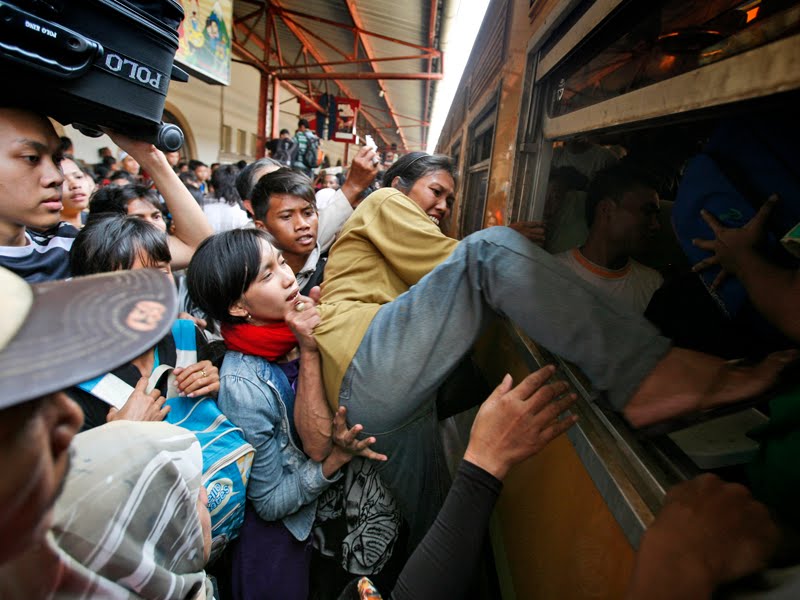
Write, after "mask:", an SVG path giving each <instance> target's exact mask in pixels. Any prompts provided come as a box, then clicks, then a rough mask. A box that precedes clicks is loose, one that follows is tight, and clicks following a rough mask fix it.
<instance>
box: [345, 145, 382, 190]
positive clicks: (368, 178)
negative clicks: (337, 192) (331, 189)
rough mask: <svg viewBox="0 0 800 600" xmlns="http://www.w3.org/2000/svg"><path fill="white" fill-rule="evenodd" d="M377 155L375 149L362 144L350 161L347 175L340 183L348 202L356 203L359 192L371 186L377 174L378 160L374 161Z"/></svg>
mask: <svg viewBox="0 0 800 600" xmlns="http://www.w3.org/2000/svg"><path fill="white" fill-rule="evenodd" d="M377 156H378V155H377V153H376V152H375V150H373V149H372V148H370V147H368V146H362V148H361V150H359V151H358V154H356V156H355V158H354V159H353V162H352V163H350V169H349V170H348V171H347V177H346V178H345V180H344V183H343V184H342V193H343V194H344V195H345V198H347V200H348V201H349V202H350V204H354V203H356V202H357V201H358V197H359V196H360V195H361V192H363V191H364V190H365V189H367V188H368V187H369V186H371V185H372V183H373V182H374V181H375V178H376V177H377V176H378V171H379V169H380V160H379V161H378V162H375V159H376V158H377Z"/></svg>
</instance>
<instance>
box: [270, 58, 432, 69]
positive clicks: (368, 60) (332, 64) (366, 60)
mask: <svg viewBox="0 0 800 600" xmlns="http://www.w3.org/2000/svg"><path fill="white" fill-rule="evenodd" d="M430 56H431V55H430V54H414V55H413V56H387V57H384V58H358V59H356V60H339V61H335V62H325V63H308V66H309V67H335V66H338V65H354V64H358V63H374V62H390V61H393V60H414V59H420V60H425V59H426V58H430ZM300 66H304V65H284V66H281V67H276V68H275V70H276V71H280V70H283V69H296V68H298V67H300Z"/></svg>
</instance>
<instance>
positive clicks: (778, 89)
mask: <svg viewBox="0 0 800 600" xmlns="http://www.w3.org/2000/svg"><path fill="white" fill-rule="evenodd" d="M619 4H620V3H618V2H603V1H602V0H598V2H597V3H596V6H597V9H598V11H599V10H600V9H601V8H602V9H603V11H601V12H597V11H594V13H592V11H591V10H589V11H587V12H586V13H585V14H584V15H583V16H582V17H581V18H580V19H578V20H577V21H576V24H575V25H573V28H574V27H582V29H581V30H579V33H576V32H575V31H571V30H567V31H566V32H564V31H560V32H558V33H559V35H561V36H562V37H561V38H560V39H552V38H545V39H544V41H543V43H542V41H538V42H537V45H536V46H535V47H534V48H531V49H530V51H529V53H528V55H527V61H528V62H527V65H526V72H525V79H524V84H523V90H522V101H521V110H520V117H521V118H520V122H519V127H518V130H517V153H516V160H515V166H514V173H513V182H514V187H513V190H512V195H511V197H510V198H509V206H510V209H509V213H510V214H511V215H513V216H514V217H516V218H517V219H532V218H537V217H540V216H541V215H542V214H543V213H544V204H545V199H546V189H547V184H548V179H549V169H550V163H551V158H552V148H553V143H554V142H556V141H563V140H567V139H570V138H573V137H577V136H580V135H593V134H601V135H602V134H606V133H618V132H629V131H635V130H641V129H650V128H660V127H664V126H668V125H671V124H672V123H686V122H696V121H704V120H706V119H709V118H714V117H717V116H720V117H722V116H726V115H729V114H736V113H737V112H740V111H747V110H749V109H751V108H752V107H754V106H759V107H762V108H763V107H764V106H769V105H770V103H772V102H774V103H778V104H782V103H786V102H787V99H788V98H790V97H791V96H790V95H789V94H791V95H797V94H800V72H798V70H797V69H792V68H791V67H790V65H789V63H788V62H787V57H789V56H796V55H797V48H798V45H800V34H795V35H791V36H788V37H785V38H782V39H779V40H776V41H772V42H769V43H767V44H765V45H763V46H760V47H758V48H754V49H752V50H750V51H748V52H746V53H742V54H737V55H733V56H730V57H728V58H726V59H723V60H721V61H719V62H715V63H711V64H708V65H705V66H702V67H698V68H697V69H695V70H693V71H691V72H689V73H685V74H682V75H678V76H676V77H673V78H670V79H667V80H664V81H662V82H657V83H654V84H652V85H649V86H647V87H644V88H640V89H638V90H634V91H631V92H628V93H627V94H623V95H620V96H618V97H616V98H612V99H609V100H606V101H604V102H602V103H598V104H596V105H593V106H590V107H586V108H584V109H579V110H577V111H575V112H573V113H569V114H567V115H563V116H559V117H553V118H551V117H549V116H548V115H547V111H546V110H545V109H544V105H543V102H544V99H545V98H546V97H547V94H548V89H552V88H551V87H550V84H551V83H552V79H551V78H550V77H548V75H551V74H552V73H555V72H556V71H554V70H553V69H555V68H557V67H558V68H560V67H561V66H563V64H564V62H566V61H580V60H583V59H584V57H588V56H590V53H591V52H592V51H593V50H594V49H596V48H597V45H598V44H602V40H600V39H599V38H600V37H603V38H605V39H608V37H609V36H611V35H614V31H613V30H611V29H612V28H615V27H616V28H617V33H618V32H619V31H621V30H624V29H623V27H624V25H623V23H624V21H625V20H626V19H629V18H630V15H629V14H628V13H626V14H624V15H620V19H619V20H616V21H614V20H613V19H609V17H612V12H614V9H616V8H617V7H618V5H619ZM601 5H602V6H601ZM641 6H642V5H639V8H641ZM619 8H620V10H624V9H625V8H626V7H624V6H622V7H619ZM591 20H593V22H594V27H595V28H602V29H604V31H603V32H602V36H599V35H596V34H597V32H596V31H594V30H592V29H590V28H587V27H586V25H587V23H589V22H590V21H591ZM554 35H555V34H554ZM529 47H530V46H529ZM542 48H547V51H546V52H544V51H543V50H542ZM792 50H793V52H792ZM554 52H555V53H557V54H553V53H554ZM557 55H558V59H557V60H556V59H555V57H556V56H557ZM562 61H563V62H562ZM743 66H746V69H744V70H743ZM733 71H736V72H737V75H738V76H737V77H736V78H732V82H731V81H726V78H728V75H729V74H730V73H732V72H733ZM681 78H682V79H681ZM690 80H691V90H690V88H689V81H690ZM698 89H699V90H701V92H702V94H696V93H695V92H696V90H698ZM690 91H691V94H689V92H690ZM693 96H697V97H693ZM665 98H666V99H667V101H668V103H667V102H665ZM686 98H689V99H688V100H687V99H686ZM653 107H657V108H653ZM517 334H518V335H520V336H521V337H523V338H524V335H521V334H519V332H517ZM531 344H532V345H534V346H535V342H531ZM536 352H538V353H540V354H542V355H544V356H546V357H547V360H545V362H543V363H541V364H546V363H547V362H555V363H556V364H558V365H559V367H560V369H561V370H562V372H563V374H564V376H565V378H566V379H568V380H569V381H570V382H571V383H572V385H573V387H574V388H575V389H576V390H578V391H580V396H581V398H582V401H581V403H579V404H580V405H579V407H578V408H577V409H576V410H579V411H583V412H581V418H582V419H583V420H582V423H583V424H584V425H582V426H581V427H580V431H579V432H578V433H576V434H575V435H574V436H573V435H570V439H572V441H573V443H574V444H575V443H576V442H575V439H574V438H575V437H577V436H579V434H580V435H583V436H584V437H586V436H589V437H591V435H590V434H592V433H593V432H594V433H598V432H602V434H601V435H600V434H598V435H600V437H603V436H610V437H611V438H613V439H614V443H615V445H619V446H621V447H624V448H625V453H624V454H625V456H626V457H627V459H629V460H631V461H632V467H633V470H635V471H637V472H638V471H639V469H638V467H642V468H641V476H642V477H643V478H644V479H646V480H649V481H648V484H647V485H641V486H640V485H634V488H636V492H637V493H638V494H640V495H642V494H643V495H644V496H645V504H646V505H647V509H650V510H652V509H654V508H656V507H657V506H658V505H659V504H660V502H661V500H662V499H663V493H664V491H665V489H666V488H667V487H668V485H671V484H673V483H674V482H676V481H679V480H683V479H688V478H690V477H692V476H695V475H697V474H699V473H700V472H701V471H700V469H699V468H698V467H697V466H696V465H695V464H693V463H692V462H691V460H690V459H689V457H688V456H687V455H685V454H684V453H683V451H681V450H679V449H678V447H677V446H676V445H675V444H674V443H672V442H671V440H670V439H669V438H668V437H667V436H666V435H660V436H657V437H653V438H650V437H647V436H642V435H640V434H638V433H637V432H634V431H633V430H631V429H630V427H629V426H628V425H627V424H626V423H625V422H624V421H623V419H621V418H620V417H619V415H617V414H615V413H613V412H612V411H611V410H610V409H608V408H606V407H603V406H601V405H598V404H597V403H596V402H593V401H592V400H593V398H594V396H595V392H594V390H592V389H591V387H590V386H589V385H588V381H586V379H585V378H584V377H583V375H582V374H581V373H580V372H579V371H577V370H576V369H575V368H574V367H573V366H571V365H569V364H567V363H565V362H564V361H563V360H561V359H560V358H559V357H557V356H553V355H549V353H547V352H546V351H544V349H542V348H540V347H538V346H536ZM532 354H533V355H535V353H533V352H532ZM584 401H585V402H584ZM584 412H585V414H584ZM589 415H590V416H591V418H592V419H596V420H597V423H596V427H595V423H589V430H590V432H589V434H587V433H586V431H587V429H586V424H587V422H588V421H589V420H590V419H589V418H586V417H588V416H589ZM595 442H596V440H595ZM576 448H578V449H579V451H580V448H579V447H578V445H577V444H576ZM588 454H591V453H587V455H588ZM582 456H583V455H582ZM626 468H631V465H630V464H629V465H628V467H626ZM593 477H594V475H593ZM614 479H615V481H617V484H619V481H625V478H624V477H621V478H620V477H619V474H616V475H614ZM612 504H614V503H612ZM609 506H610V509H611V510H612V512H613V514H614V516H615V518H616V519H617V521H618V522H619V523H620V524H621V525H622V526H623V529H624V530H625V533H626V535H628V536H629V540H630V541H631V542H632V543H634V540H635V539H636V538H637V537H638V534H639V533H640V532H641V526H642V523H646V522H648V520H649V518H650V515H649V514H648V510H647V509H645V508H643V507H642V506H637V507H634V509H633V513H634V514H635V518H634V520H636V519H639V521H638V522H637V523H632V522H631V518H632V517H631V515H630V514H629V513H628V512H627V511H626V510H624V509H621V508H620V506H617V505H616V504H615V505H614V506H611V505H609Z"/></svg>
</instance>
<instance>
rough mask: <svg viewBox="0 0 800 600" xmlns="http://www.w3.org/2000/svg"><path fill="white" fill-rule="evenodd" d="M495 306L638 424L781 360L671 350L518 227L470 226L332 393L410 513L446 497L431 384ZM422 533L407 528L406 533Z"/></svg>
mask: <svg viewBox="0 0 800 600" xmlns="http://www.w3.org/2000/svg"><path fill="white" fill-rule="evenodd" d="M495 313H496V314H498V315H501V316H505V317H508V318H510V319H511V320H512V321H514V322H515V323H516V324H517V325H518V326H520V327H521V328H522V330H523V331H525V333H527V334H528V335H529V336H530V337H531V338H533V339H534V340H535V341H536V342H537V343H539V344H541V345H542V346H544V347H545V348H547V349H548V350H550V351H551V352H554V353H555V354H558V355H560V356H562V357H563V358H565V359H567V360H569V361H571V362H573V363H575V364H577V365H578V366H579V367H580V368H581V369H582V370H583V372H584V373H586V375H587V376H588V377H589V379H590V380H591V381H592V383H593V385H594V386H595V387H596V388H598V389H601V390H607V391H608V393H609V399H610V400H611V403H612V404H613V405H614V406H615V407H616V408H617V409H618V410H623V409H625V414H626V416H627V417H628V418H629V419H631V421H632V422H634V423H635V424H637V425H645V424H648V423H650V422H653V421H654V420H659V419H664V418H668V417H669V416H676V415H678V414H681V413H682V412H688V411H689V410H693V409H695V410H696V409H698V408H704V407H708V406H714V405H715V404H720V403H723V402H730V401H732V400H735V399H744V398H747V397H749V396H751V395H754V394H757V393H760V392H763V391H764V390H765V389H766V388H767V387H768V386H769V385H770V384H771V382H772V381H774V379H775V376H776V374H777V373H778V372H779V371H780V368H781V367H782V366H783V364H785V362H786V360H788V358H787V357H777V358H776V357H773V358H772V359H769V360H767V361H764V363H762V364H761V365H758V366H757V367H755V368H750V369H739V370H738V371H736V370H732V369H730V368H729V367H725V366H724V365H723V362H722V361H721V359H717V358H714V357H710V356H708V355H704V354H700V353H696V352H690V351H687V350H671V349H670V343H669V340H667V339H666V338H664V337H662V336H659V335H658V333H657V331H656V330H655V328H654V327H653V326H652V325H650V324H649V323H648V322H647V321H646V320H645V319H644V317H642V316H641V315H638V314H635V313H633V312H630V311H629V310H627V309H625V308H624V307H622V306H619V305H618V303H617V302H616V301H615V300H614V299H612V298H611V297H609V296H606V295H604V294H602V293H601V292H599V291H598V290H596V289H595V288H593V287H591V286H590V285H589V284H587V283H585V282H584V281H582V280H581V279H579V278H578V277H577V276H576V275H574V274H573V273H572V272H571V271H569V270H568V269H565V268H564V267H563V266H562V265H560V264H558V263H557V262H556V261H555V260H554V259H553V257H552V256H550V255H549V254H547V253H546V252H545V251H544V250H542V249H541V248H539V247H538V246H535V245H533V244H532V243H530V242H529V241H528V240H526V239H525V238H524V237H522V236H521V235H520V234H518V233H516V232H514V231H512V230H511V229H508V228H506V227H492V228H490V229H486V230H483V231H481V232H478V233H476V234H473V235H471V236H469V237H467V238H466V239H464V240H463V241H462V242H461V243H460V244H459V245H458V247H457V248H456V250H455V251H454V252H453V254H452V255H451V256H450V258H449V259H448V260H446V261H445V262H444V263H442V264H441V265H439V266H438V267H437V268H436V269H434V270H433V271H431V272H430V273H429V274H428V275H426V276H425V277H424V278H423V279H422V280H420V282H419V283H417V285H415V286H413V287H412V288H411V289H410V290H409V291H408V292H406V293H405V294H402V295H401V296H399V297H398V298H397V299H396V300H394V301H393V302H390V303H389V304H386V305H384V306H383V307H381V309H380V310H379V311H378V313H377V314H376V316H375V318H374V320H373V322H372V323H371V324H370V327H369V329H368V330H367V333H366V335H365V336H364V339H363V340H362V342H361V345H360V346H359V348H358V351H357V352H356V355H355V356H354V358H353V361H352V362H351V364H350V367H349V369H348V371H347V373H346V374H345V378H344V380H343V383H342V387H341V390H340V396H339V401H340V403H341V404H342V405H344V406H346V407H347V409H348V419H349V420H350V421H351V422H353V423H361V424H362V425H363V426H364V433H365V434H369V435H375V436H376V437H377V443H376V444H375V446H374V449H375V450H377V451H379V452H383V453H385V454H387V455H388V457H389V460H388V462H386V463H382V464H381V465H379V468H381V469H382V470H381V475H382V477H383V478H384V481H385V482H386V484H387V485H388V486H389V487H390V488H391V489H392V490H393V492H394V493H395V497H396V499H397V500H398V503H399V504H400V506H401V509H403V510H404V514H405V516H406V517H407V518H410V519H413V520H426V519H428V517H429V516H430V515H431V514H432V515H433V516H435V514H436V512H435V510H433V512H431V511H430V510H427V507H426V506H424V505H425V504H426V503H428V502H429V501H430V502H434V503H436V505H435V507H434V508H435V509H438V507H439V504H438V502H439V501H440V500H441V499H443V497H444V496H443V494H444V492H446V490H444V491H442V492H440V493H438V494H437V493H435V492H434V491H433V490H434V489H435V488H436V485H437V482H441V481H443V480H444V478H443V476H442V475H441V473H440V472H439V467H438V465H439V464H440V463H441V464H443V463H444V461H443V460H439V458H440V457H438V456H437V454H438V453H439V452H440V445H439V444H438V438H436V434H435V433H433V431H432V430H431V427H430V426H429V425H428V421H429V420H430V419H433V420H434V421H435V418H436V415H435V397H436V390H437V389H438V387H439V386H440V385H441V384H442V382H443V381H444V380H445V378H446V377H447V376H448V374H449V373H450V372H451V371H452V370H453V369H454V368H455V367H456V365H457V364H458V362H459V361H460V360H461V359H462V357H463V356H464V355H465V354H466V353H467V352H468V351H469V349H470V348H471V347H472V345H473V344H474V342H475V340H476V339H477V337H478V335H479V333H480V331H481V329H482V326H483V324H484V323H485V322H486V321H487V319H489V318H491V317H492V316H493V315H494V314H495ZM657 365H658V368H656V367H657ZM426 436H431V437H430V439H431V441H430V442H426V441H425V438H426ZM433 438H436V440H433ZM430 522H432V519H430V521H429V523H430ZM419 531H420V528H418V527H413V524H412V541H413V540H414V539H418V537H417V536H418V534H419ZM423 533H424V531H423ZM415 534H416V535H415Z"/></svg>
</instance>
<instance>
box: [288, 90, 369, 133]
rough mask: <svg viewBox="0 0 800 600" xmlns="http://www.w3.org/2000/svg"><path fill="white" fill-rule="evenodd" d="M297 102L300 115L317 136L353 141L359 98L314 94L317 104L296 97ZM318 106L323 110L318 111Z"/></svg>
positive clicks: (359, 106) (359, 103)
mask: <svg viewBox="0 0 800 600" xmlns="http://www.w3.org/2000/svg"><path fill="white" fill-rule="evenodd" d="M298 102H299V103H300V117H302V118H303V119H305V120H306V121H308V128H309V129H310V130H311V131H313V132H315V133H316V134H317V136H318V137H320V138H325V137H327V139H329V140H333V141H334V142H347V143H351V144H352V143H355V141H356V117H358V110H359V108H361V101H360V100H352V99H350V98H342V97H340V96H333V95H332V94H319V95H317V96H314V102H316V103H317V106H314V104H312V103H311V102H309V101H308V100H307V99H305V98H298ZM318 108H323V109H325V112H319V111H318V110H317V109H318Z"/></svg>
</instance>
